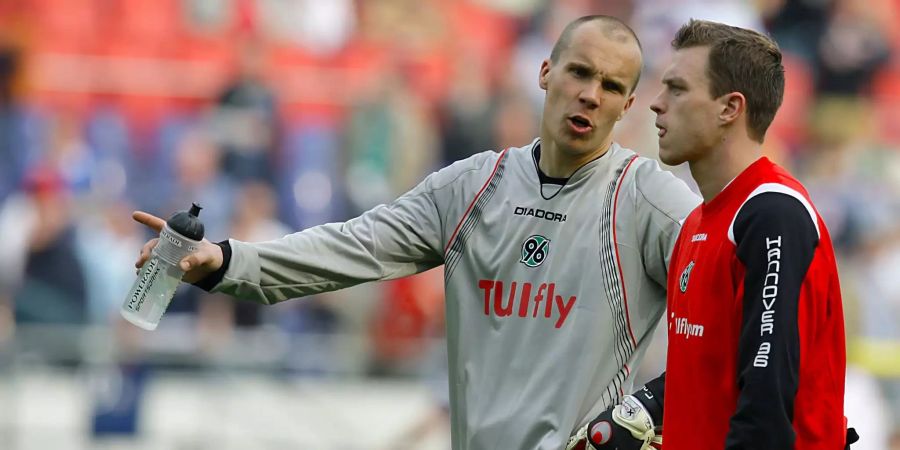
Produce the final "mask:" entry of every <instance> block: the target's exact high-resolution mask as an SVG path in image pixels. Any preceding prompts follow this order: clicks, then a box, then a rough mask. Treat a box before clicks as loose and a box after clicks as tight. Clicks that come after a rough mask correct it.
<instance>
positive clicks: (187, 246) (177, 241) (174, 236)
mask: <svg viewBox="0 0 900 450" xmlns="http://www.w3.org/2000/svg"><path fill="white" fill-rule="evenodd" d="M200 209H201V208H200V206H199V205H197V204H196V203H194V204H193V205H192V206H191V209H190V211H181V212H179V213H176V214H174V215H172V217H170V218H169V220H168V221H163V220H162V219H160V218H158V217H155V216H153V215H151V214H147V213H143V212H136V213H134V215H133V217H134V219H135V220H137V221H138V222H140V223H143V224H144V225H146V226H148V227H150V228H151V229H152V230H153V231H155V232H158V233H159V237H158V238H155V239H152V240H151V241H150V242H148V243H146V244H144V247H143V249H142V250H141V256H140V258H139V259H138V262H137V264H135V265H136V266H137V267H138V268H139V270H138V274H137V279H135V280H134V284H133V285H132V286H131V290H130V291H129V292H128V296H127V297H126V298H125V303H123V304H122V309H121V313H122V317H124V318H125V319H126V320H128V321H129V322H131V323H133V324H134V325H137V326H138V327H140V328H143V329H145V330H154V329H156V326H157V325H158V324H159V320H160V318H161V317H162V315H163V313H164V312H165V311H166V308H168V306H169V302H171V301H172V297H173V296H174V295H175V290H176V289H177V288H178V285H179V284H181V281H182V278H184V277H185V275H186V274H188V275H189V276H188V277H187V278H186V279H185V281H188V282H194V281H198V280H200V279H202V278H203V277H204V276H206V275H207V274H209V273H212V272H214V271H215V270H216V269H217V268H219V267H221V266H222V260H223V257H222V252H221V250H220V249H219V247H218V246H217V245H215V244H212V243H210V242H209V241H207V240H205V239H203V223H202V222H200V219H199V218H198V217H197V216H198V215H199V214H200ZM217 255H218V259H217V258H216V256H217Z"/></svg>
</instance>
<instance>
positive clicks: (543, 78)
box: [538, 59, 551, 91]
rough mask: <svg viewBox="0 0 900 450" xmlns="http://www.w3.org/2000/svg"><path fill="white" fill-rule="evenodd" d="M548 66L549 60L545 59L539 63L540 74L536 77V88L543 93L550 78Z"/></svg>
mask: <svg viewBox="0 0 900 450" xmlns="http://www.w3.org/2000/svg"><path fill="white" fill-rule="evenodd" d="M550 65H551V62H550V60H549V59H545V60H544V61H543V62H542V63H541V72H540V74H539V75H538V86H540V87H541V89H543V90H545V91H546V90H547V84H548V82H549V77H550Z"/></svg>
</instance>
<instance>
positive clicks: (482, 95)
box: [440, 54, 530, 164]
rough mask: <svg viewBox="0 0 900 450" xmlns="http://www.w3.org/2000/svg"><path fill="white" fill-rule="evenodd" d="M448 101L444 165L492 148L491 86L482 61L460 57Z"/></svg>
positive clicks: (443, 112)
mask: <svg viewBox="0 0 900 450" xmlns="http://www.w3.org/2000/svg"><path fill="white" fill-rule="evenodd" d="M452 80H453V81H452V82H451V83H452V84H451V86H450V92H449V94H448V95H447V99H446V101H444V103H443V104H442V105H441V111H440V116H441V122H442V129H441V157H442V159H443V162H444V163H445V164H450V163H452V162H454V161H459V160H461V159H464V158H468V157H469V156H472V152H474V151H476V149H481V150H487V149H489V148H491V145H493V142H492V139H491V123H492V121H493V112H494V111H493V110H492V106H493V105H492V103H493V102H492V96H491V86H490V83H489V80H488V79H487V76H486V74H485V71H484V65H483V64H481V61H479V60H478V59H475V58H473V57H466V55H465V54H461V55H459V57H458V58H457V59H456V63H455V67H454V76H453V79H452ZM525 107H526V109H529V108H530V105H528V104H526V105H525Z"/></svg>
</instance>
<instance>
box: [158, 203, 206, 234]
mask: <svg viewBox="0 0 900 450" xmlns="http://www.w3.org/2000/svg"><path fill="white" fill-rule="evenodd" d="M201 209H203V208H202V207H200V205H198V204H196V203H192V204H191V210H190V211H179V212H177V213H175V214H173V215H172V217H169V220H168V221H166V225H168V226H169V228H171V229H172V230H173V231H175V232H176V233H178V234H180V235H182V236H184V237H186V238H188V239H193V240H195V241H199V240H201V239H203V222H200V218H198V217H197V216H199V215H200V210H201Z"/></svg>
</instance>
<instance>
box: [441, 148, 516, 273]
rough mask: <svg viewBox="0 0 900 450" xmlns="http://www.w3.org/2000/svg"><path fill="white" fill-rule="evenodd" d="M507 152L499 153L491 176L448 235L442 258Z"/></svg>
mask: <svg viewBox="0 0 900 450" xmlns="http://www.w3.org/2000/svg"><path fill="white" fill-rule="evenodd" d="M507 150H509V148H507V149H506V150H503V151H502V152H500V157H499V158H497V162H496V163H495V164H494V170H493V171H491V176H489V177H488V179H487V181H485V182H484V186H482V187H481V190H480V191H478V193H477V194H475V198H473V199H472V203H469V207H468V208H466V212H465V214H463V215H462V217H461V218H460V219H459V223H457V224H456V228H455V229H454V230H453V234H451V235H450V240H448V241H447V246H446V247H444V256H447V251H448V250H450V246H451V245H453V240H454V239H456V234H457V233H459V227H461V226H462V224H463V222H465V220H466V216H468V215H469V212H471V211H472V208H473V207H474V206H475V202H477V201H478V197H481V193H482V192H484V190H485V189H487V187H488V185H489V184H491V180H493V179H494V174H495V173H497V169H498V168H499V167H500V161H503V157H504V156H505V155H506V151H507Z"/></svg>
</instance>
